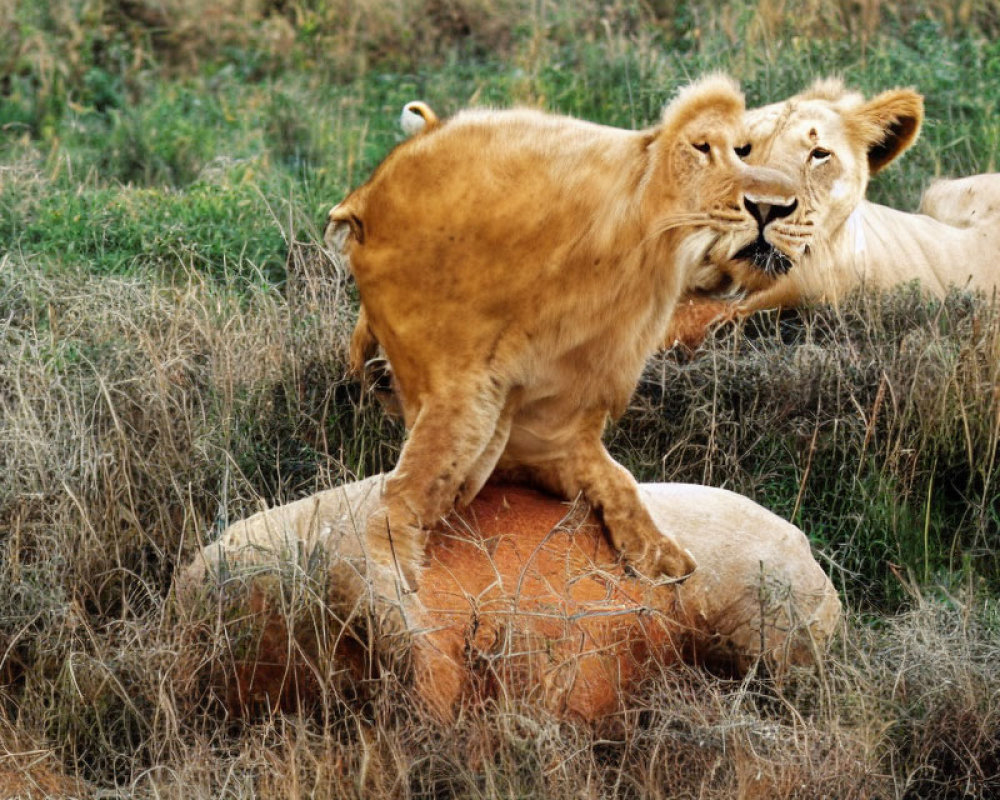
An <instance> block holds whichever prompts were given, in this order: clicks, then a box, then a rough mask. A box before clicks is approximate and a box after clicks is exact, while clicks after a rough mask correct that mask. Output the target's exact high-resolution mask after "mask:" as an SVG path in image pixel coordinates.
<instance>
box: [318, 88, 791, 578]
mask: <svg viewBox="0 0 1000 800" xmlns="http://www.w3.org/2000/svg"><path fill="white" fill-rule="evenodd" d="M743 114H744V103H743V96H742V95H741V94H740V92H739V91H738V89H737V87H736V86H735V85H734V83H733V82H732V81H731V80H729V79H728V78H725V77H721V76H712V77H709V78H706V79H703V80H701V81H699V82H697V83H695V84H693V85H691V86H689V87H687V88H686V89H684V90H683V91H682V92H681V93H680V94H679V96H678V97H677V99H676V100H675V101H674V102H672V103H671V104H670V105H669V106H668V107H667V108H666V109H665V111H664V113H663V117H662V120H661V122H660V124H659V125H658V126H656V127H654V128H652V129H649V130H643V131H629V130H621V129H617V128H611V127H605V126H600V125H595V124H591V123H587V122H582V121H579V120H575V119H571V118H567V117H561V116H555V115H551V114H544V113H540V112H535V111H527V110H514V111H466V112H462V113H460V114H458V115H457V116H455V117H454V118H452V119H450V120H446V121H443V122H438V121H437V120H436V118H434V119H433V120H431V122H432V124H428V125H427V126H426V128H425V129H424V130H423V131H422V132H420V133H418V134H417V135H416V136H414V137H413V138H412V139H410V140H408V141H406V142H404V143H403V144H401V145H400V146H399V147H397V148H396V149H395V150H394V151H393V152H392V153H390V154H389V156H388V157H387V158H386V159H385V161H383V162H382V164H381V165H380V166H379V167H378V168H377V169H376V170H375V173H374V174H373V175H372V177H371V178H370V179H369V181H368V182H367V183H365V184H364V185H363V186H361V187H360V188H358V189H356V190H355V191H354V192H352V193H351V194H350V195H349V196H348V197H347V198H346V199H345V200H344V201H343V202H342V203H340V204H339V205H337V206H336V207H334V209H333V210H332V211H331V212H330V217H329V225H328V229H327V240H328V242H329V243H330V244H331V246H333V247H336V248H341V249H342V250H343V252H344V253H345V255H346V257H347V258H348V260H349V262H350V265H351V269H352V271H353V273H354V275H355V278H356V281H357V285H358V289H359V291H360V295H361V302H362V307H363V313H364V315H365V319H366V322H367V325H368V326H370V329H371V333H372V334H373V336H374V337H375V338H376V339H377V340H378V342H379V343H380V344H381V345H382V347H383V349H384V351H385V354H386V356H387V358H388V360H389V363H390V365H391V368H392V372H393V375H394V379H395V384H396V388H397V391H398V396H399V402H400V405H401V409H402V413H403V418H404V421H405V424H406V427H407V430H408V435H407V439H406V442H405V444H404V446H403V450H402V453H401V455H400V459H399V463H398V465H397V466H396V468H395V470H394V471H393V473H392V475H391V476H390V477H389V478H388V479H387V481H386V488H385V494H384V498H383V509H382V512H381V513H379V514H376V515H374V516H373V517H372V518H371V519H370V520H369V521H368V523H367V529H366V534H367V541H368V546H369V547H370V548H372V549H373V550H377V551H380V552H382V553H387V554H389V555H390V556H391V558H392V560H393V561H394V562H395V563H396V564H397V567H398V573H399V579H400V581H401V583H402V585H403V586H404V587H405V586H406V585H407V584H409V586H410V587H411V588H415V586H416V580H417V577H418V574H419V570H420V565H421V563H422V559H423V550H424V546H425V542H426V535H427V529H428V527H430V526H431V525H433V524H434V523H435V522H436V521H437V520H439V519H440V518H441V517H442V516H444V515H445V514H447V513H448V512H449V511H450V510H451V509H452V508H453V507H454V505H455V504H456V503H458V504H461V505H463V506H464V505H466V504H468V502H469V501H470V500H471V499H472V498H474V497H475V496H476V494H477V493H478V492H479V490H480V488H482V486H483V484H484V483H485V481H486V480H487V478H489V477H490V475H491V474H492V473H493V472H494V469H495V468H496V469H498V470H499V471H501V472H502V473H503V474H504V475H505V476H507V477H513V478H515V479H518V480H523V481H527V482H530V483H532V484H534V485H537V486H540V487H543V488H545V489H547V490H549V491H551V492H554V493H555V494H557V495H560V496H563V497H567V498H572V497H575V496H576V495H577V494H579V493H582V494H583V495H584V496H585V497H586V499H587V500H588V501H589V502H590V503H591V504H592V505H593V506H594V507H595V508H596V509H597V511H598V512H599V513H600V514H601V516H602V517H603V521H604V523H605V525H606V527H607V529H608V531H609V533H610V536H611V539H612V542H613V544H614V546H615V547H616V548H617V549H618V550H619V551H620V552H621V553H622V555H623V556H624V557H625V558H626V559H627V560H629V561H630V562H631V563H632V565H633V566H634V567H635V568H636V569H637V570H639V571H640V572H642V573H644V574H646V575H649V576H654V577H655V576H659V575H662V574H666V575H669V576H674V577H683V576H686V575H688V574H690V573H691V572H692V570H694V568H695V563H694V560H693V559H692V557H691V556H690V554H689V553H688V552H687V551H686V550H684V549H682V548H681V547H679V546H678V545H677V543H676V542H675V541H674V539H673V537H672V536H670V534H669V531H663V530H660V529H659V528H658V527H657V526H656V524H655V523H654V522H653V520H652V519H651V517H650V515H649V513H648V511H647V509H646V508H645V506H644V505H643V503H642V501H641V499H640V497H639V493H638V489H637V485H636V482H635V480H634V479H633V478H632V476H631V475H630V474H629V473H628V472H627V471H626V470H625V469H624V468H623V467H622V466H621V465H620V464H618V463H617V462H615V461H614V459H612V458H611V456H610V455H609V454H608V452H607V450H606V449H605V447H604V445H603V443H602V441H601V437H602V434H603V431H604V428H605V425H606V423H607V420H608V417H609V416H612V417H615V416H618V415H620V414H621V413H623V411H624V410H625V407H626V405H627V403H628V400H629V398H630V396H631V394H632V392H633V390H634V388H635V386H636V383H637V381H638V378H639V375H640V373H641V370H642V368H643V365H644V363H645V361H646V358H647V357H648V356H649V355H650V353H651V352H652V351H653V350H654V349H655V348H656V347H657V345H658V344H659V343H660V342H661V341H662V338H663V335H664V332H665V328H666V325H667V322H668V321H669V319H670V315H671V313H672V310H673V307H674V304H675V303H676V301H677V298H678V297H679V295H680V294H681V292H682V291H683V290H684V289H685V288H687V287H689V286H691V285H699V284H700V283H703V282H704V281H706V280H709V279H710V280H712V281H716V280H718V279H719V277H718V276H719V269H720V267H719V266H718V265H722V264H725V265H726V266H725V269H726V270H727V271H728V272H729V273H731V274H733V277H734V278H736V279H738V280H740V281H741V282H745V283H748V284H754V285H760V286H766V285H768V284H769V283H770V282H771V281H772V280H773V279H774V278H775V277H776V272H768V271H767V269H761V268H760V267H758V266H754V259H752V258H740V257H738V255H739V254H741V253H745V252H747V250H748V248H750V249H753V248H752V245H754V243H756V242H757V241H758V240H759V238H760V236H761V230H762V228H763V225H764V224H765V223H766V222H767V221H768V220H769V219H770V218H771V217H772V216H773V214H774V213H787V206H788V204H790V203H791V202H792V200H791V195H792V189H791V186H790V185H789V183H788V181H787V180H786V179H785V178H784V177H783V176H782V175H781V174H779V173H777V172H775V171H773V170H771V169H768V168H764V167H750V166H747V165H746V164H744V163H743V162H742V160H741V158H740V154H743V153H745V149H744V145H745V142H746V139H745V133H744V132H743V127H742V125H743ZM781 209H784V210H785V211H784V212H781ZM755 258H756V256H755ZM757 263H762V262H760V261H759V259H757ZM767 263H768V264H770V265H771V266H772V267H774V268H775V270H778V268H780V267H781V265H782V264H783V263H784V262H783V261H782V260H780V259H775V260H773V261H770V262H767Z"/></svg>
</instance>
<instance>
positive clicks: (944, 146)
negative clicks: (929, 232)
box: [0, 0, 1000, 800]
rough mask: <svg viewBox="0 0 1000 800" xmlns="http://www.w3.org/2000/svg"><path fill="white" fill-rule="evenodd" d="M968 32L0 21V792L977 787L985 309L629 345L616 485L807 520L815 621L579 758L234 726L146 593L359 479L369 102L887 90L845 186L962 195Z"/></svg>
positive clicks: (675, 15)
mask: <svg viewBox="0 0 1000 800" xmlns="http://www.w3.org/2000/svg"><path fill="white" fill-rule="evenodd" d="M998 33H1000V3H998V2H996V0H921V2H916V3H902V2H891V1H890V0H885V1H884V2H879V0H829V1H828V2H821V1H820V0H803V2H799V3H792V2H785V1H784V0H739V2H734V3H729V4H722V5H720V4H716V3H710V2H702V0H690V1H685V2H677V3H670V2H661V1H660V0H650V1H649V2H642V3H640V2H626V1H625V0H581V2H579V3H573V4H568V3H559V2H555V1H554V0H552V1H551V2H550V1H549V0H530V1H529V0H396V1H395V2H391V3H379V2H374V0H331V2H320V0H302V1H301V2H296V0H206V1H205V2H196V0H49V1H48V2H45V3H20V2H16V0H0V42H3V44H2V45H0V797H49V796H57V797H136V798H139V797H143V798H145V797H157V798H170V797H176V798H185V799H186V800H190V798H195V797H197V798H271V797H281V798H286V797H316V798H340V797H396V796H398V797H412V798H431V797H433V798H438V797H451V796H456V797H469V798H473V797H475V798H478V797H535V796H539V797H542V796H544V797H567V798H568V797H573V798H576V797H581V796H582V797H606V796H607V797H636V798H638V797H662V798H681V797H718V798H733V797H742V798H754V797H769V798H770V797H802V798H818V797H836V798H852V797H854V798H901V797H907V798H959V797H962V798H964V797H973V798H988V797H995V796H997V795H998V794H1000V638H998V635H1000V602H998V601H1000V566H998V561H997V558H996V555H995V547H996V543H997V537H998V534H1000V463H998V458H1000V451H998V441H1000V388H998V387H1000V318H998V311H997V309H996V307H995V306H994V305H993V303H992V298H984V297H979V296H974V295H970V294H967V293H963V292H960V291H955V292H954V293H953V294H952V295H951V296H950V297H949V298H947V300H945V301H944V302H937V301H928V300H926V299H924V298H922V297H921V296H920V294H919V292H917V291H916V290H915V289H913V288H907V289H904V290H901V291H898V292H895V293H892V294H889V295H886V296H881V297H873V296H869V297H858V298H855V299H854V300H853V301H852V302H851V303H849V304H848V305H847V306H846V307H845V308H843V309H841V310H840V311H833V310H831V309H828V308H815V309H810V310H807V311H804V312H802V313H797V314H783V315H778V314H770V315H760V316H759V317H757V318H755V319H753V320H751V321H749V322H748V323H746V324H745V325H743V326H741V327H740V328H739V329H734V328H732V327H729V328H726V329H723V330H720V331H718V332H717V334H716V335H715V337H714V339H713V340H712V341H710V342H709V343H708V344H707V346H706V347H705V349H704V350H703V351H702V352H700V353H699V354H697V355H696V356H695V357H688V356H686V355H684V354H679V353H665V354H661V355H659V356H657V357H656V358H655V359H654V360H653V361H652V362H651V363H650V365H649V368H648V370H647V373H646V375H645V378H644V380H643V382H642V384H641V386H640V388H639V391H638V393H637V395H636V397H635V400H634V403H633V405H632V408H631V409H630V410H629V412H628V414H627V415H626V416H625V417H624V419H623V420H622V421H621V422H620V424H618V425H617V426H616V428H615V429H614V430H613V431H612V432H611V435H610V437H609V438H610V443H611V445H612V447H613V450H614V453H615V455H616V456H617V457H618V458H619V459H620V460H622V461H623V463H625V464H627V465H628V466H629V467H630V468H631V469H632V470H633V471H634V472H635V474H636V475H637V476H638V477H639V478H640V479H643V480H685V481H697V482H706V483H711V484H713V485H718V486H724V487H727V488H731V489H735V490H737V491H740V492H742V493H745V494H748V495H750V496H751V497H753V498H755V499H756V500H758V501H759V502H761V503H763V504H764V505H766V506H768V507H769V508H772V509H774V510H775V511H777V512H778V513H779V514H782V515H783V516H786V517H788V518H790V519H792V520H793V521H794V522H796V523H797V524H798V525H800V526H801V527H802V528H803V529H804V530H805V531H806V532H807V534H808V535H809V537H810V538H811V540H812V542H813V543H814V545H815V549H816V552H817V554H818V556H819V558H820V559H821V563H823V565H824V566H825V567H826V568H827V570H828V572H829V574H830V575H831V577H832V578H833V580H834V582H835V583H836V585H837V587H838V589H839V590H840V591H841V593H842V598H843V600H844V602H845V605H846V608H847V609H848V614H847V618H846V620H845V623H844V627H843V631H842V635H841V636H840V638H839V641H838V643H837V645H836V648H835V652H834V653H833V654H832V656H831V658H830V659H829V661H828V662H827V663H826V664H825V665H824V666H823V667H822V668H821V669H816V670H811V671H805V672H803V673H802V674H797V675H795V676H793V678H792V679H790V680H785V681H783V682H780V683H778V682H774V681H771V680H769V679H767V678H766V677H764V676H755V675H751V676H750V677H749V678H747V679H746V680H742V681H732V680H727V679H724V678H720V677H714V676H709V675H703V674H698V673H696V672H694V671H685V670H680V671H677V670H675V671H673V672H670V673H665V674H663V675H659V676H656V678H655V679H654V680H651V681H650V685H649V686H648V688H647V691H646V693H645V695H644V698H643V701H642V702H640V703H638V704H637V705H636V707H635V708H634V710H632V711H630V712H628V713H627V714H625V715H623V716H622V717H620V718H615V719H613V720H608V722H607V724H606V725H603V726H601V727H599V728H598V729H597V730H593V729H590V728H583V727H579V726H576V725H574V724H572V723H569V722H562V721H558V720H555V719H552V718H549V717H546V716H545V715H544V714H541V713H540V712H539V711H538V710H537V709H532V708H531V707H530V706H528V705H527V704H523V703H519V702H518V701H516V700H511V701H509V702H507V703H504V704H499V703H498V704H496V705H493V706H491V707H489V708H485V709H479V708H471V709H468V710H467V711H466V712H465V713H463V714H462V715H461V717H460V719H459V721H458V722H457V723H456V724H455V726H454V727H452V728H450V729H446V730H444V729H442V728H440V727H439V726H436V725H434V724H432V723H430V722H428V721H427V720H424V719H422V718H421V717H420V715H419V713H417V712H416V711H413V710H411V709H409V708H408V707H407V706H406V704H405V703H400V702H398V701H393V700H391V699H389V700H386V699H384V700H383V701H382V702H375V703H372V704H370V706H366V707H365V709H364V711H363V712H357V711H352V712H347V711H345V710H344V709H345V707H344V705H343V704H342V703H341V702H340V701H339V699H338V697H337V696H336V689H335V687H332V686H331V688H330V690H329V692H328V693H327V695H326V696H325V701H324V702H323V703H322V704H321V707H320V708H318V709H308V710H304V711H303V713H302V714H300V715H281V714H277V713H272V714H268V713H261V714H260V715H259V716H256V717H253V718H251V719H243V718H238V717H234V716H232V715H230V714H229V713H227V710H226V708H225V704H224V703H223V702H221V700H220V698H219V697H218V696H217V693H216V692H215V691H214V689H213V680H212V674H211V673H212V669H214V667H212V666H211V665H213V664H215V665H217V664H218V663H220V654H224V652H225V647H226V644H225V642H224V641H221V640H220V639H219V638H218V637H216V638H215V639H213V637H212V636H207V637H206V636H205V635H204V633H205V632H204V630H200V631H193V630H191V629H189V628H186V627H185V626H184V625H182V624H179V623H178V621H177V619H176V617H175V615H174V613H173V610H172V607H171V596H170V586H171V579H172V576H173V575H174V572H175V570H176V569H177V568H178V567H179V566H180V565H182V564H184V563H186V562H187V561H188V560H190V558H191V557H192V554H193V553H194V552H195V551H196V549H197V548H198V547H199V546H200V545H202V544H204V543H205V542H207V541H209V540H211V539H212V538H213V537H214V536H216V535H217V534H218V533H219V531H220V530H221V529H222V528H224V527H225V526H226V525H227V524H228V523H229V522H230V521H233V520H235V519H239V518H240V517H242V516H244V515H246V514H248V513H250V512H252V511H254V510H256V509H258V508H259V507H260V506H261V505H272V504H275V503H278V502H284V501H287V500H290V499H294V498H297V497H300V496H303V495H305V494H308V493H311V492H313V491H316V490H318V489H321V488H326V487H329V486H331V485H335V484H337V483H339V482H343V481H346V480H350V479H354V478H356V477H360V476H365V475H369V474H372V473H374V472H377V471H380V470H386V469H389V468H391V466H392V465H393V463H394V460H395V458H396V455H397V454H398V450H399V444H400V442H401V438H402V430H401V428H400V427H399V425H398V423H396V422H394V421H392V420H391V419H388V418H387V417H386V416H385V415H384V414H383V413H382V411H381V410H380V409H379V407H378V404H377V403H375V402H374V401H373V400H372V398H371V396H370V395H369V394H368V393H367V392H366V391H365V390H363V389H362V388H361V387H359V386H358V385H357V384H356V383H355V382H354V381H352V380H351V379H349V378H348V376H347V375H346V370H345V358H346V343H347V337H348V335H349V332H350V328H351V325H352V324H353V319H354V315H355V313H356V297H355V295H354V290H353V287H352V285H351V282H350V280H349V276H347V275H345V274H343V272H342V271H341V270H340V269H339V268H338V266H337V264H335V263H334V262H332V261H330V260H329V258H328V257H327V255H326V254H325V253H324V251H323V249H322V247H321V246H320V245H321V234H322V230H321V228H322V224H323V220H324V217H325V213H326V211H327V210H328V209H329V207H330V206H331V205H332V204H333V203H334V202H336V201H337V200H339V199H340V198H341V197H342V196H343V195H344V194H345V193H346V192H347V190H348V189H349V188H351V187H353V186H355V185H357V184H358V183H359V182H360V181H361V180H363V179H364V178H365V177H366V176H367V175H368V174H369V172H370V170H371V169H372V168H373V167H374V166H375V165H376V164H377V163H378V161H379V160H380V159H381V158H382V157H383V156H384V155H385V154H386V152H387V151H388V150H389V148H391V147H392V146H393V144H395V143H396V142H397V141H398V140H399V138H400V135H401V134H400V133H399V131H398V129H397V123H396V120H397V117H398V113H399V110H400V108H401V107H402V105H403V103H404V102H406V101H408V100H411V99H414V98H422V99H424V100H427V101H428V102H430V103H431V105H432V106H433V107H434V108H435V109H436V110H437V111H438V112H439V113H443V114H447V113H450V112H453V111H455V110H457V109H458V108H460V107H463V106H467V105H472V104H494V105H504V106H506V105H511V104H528V105H534V106H542V107H545V108H548V109H552V110H558V111H561V112H565V113H569V114H573V115H577V116H581V117H586V118H588V119H592V120H596V121H600V122H605V123H610V124H615V125H622V126H628V127H635V126H642V125H646V124H649V123H651V122H653V121H654V120H655V119H656V117H657V114H658V112H659V109H660V108H661V106H662V104H663V103H664V101H665V100H667V99H668V98H670V97H671V95H672V93H673V92H674V91H675V90H676V89H677V88H678V87H679V86H680V85H682V84H684V83H685V82H687V81H688V80H689V79H691V78H692V77H694V76H697V75H700V74H702V73H704V72H706V71H711V70H717V69H721V70H725V71H727V72H730V73H731V74H733V75H734V76H735V77H737V78H738V79H739V80H740V82H741V84H742V86H743V87H744V90H745V91H746V93H747V98H748V102H749V103H750V104H751V105H756V104H760V103H764V102H770V101H773V100H777V99H781V98H783V97H785V96H787V95H789V94H791V93H794V92H796V91H798V90H800V89H801V88H803V87H804V86H806V85H808V84H809V83H810V82H811V81H812V80H813V79H814V78H815V77H817V76H821V75H829V74H834V73H836V74H841V75H843V76H844V77H845V78H846V80H847V82H848V83H849V84H851V85H853V86H856V87H858V88H861V89H863V90H866V91H868V92H874V91H877V90H881V89H884V88H888V87H891V86H896V85H912V86H915V87H916V88H918V89H919V90H921V91H922V92H923V93H924V94H925V96H926V100H927V121H926V123H925V127H924V131H923V134H922V137H921V139H920V141H919V143H918V144H917V145H916V146H915V147H914V148H913V150H911V151H910V152H909V153H908V154H907V155H906V156H904V158H903V159H902V160H901V161H900V162H899V163H898V164H896V165H894V166H893V167H891V168H890V169H889V170H887V171H886V173H885V174H884V175H881V176H879V177H878V178H877V179H876V181H875V182H874V184H873V186H872V189H871V192H870V195H871V196H872V197H873V198H874V199H877V200H878V201H880V202H886V203H889V204H892V205H896V206H899V207H905V208H913V207H914V206H915V204H916V201H917V199H918V197H919V195H920V192H921V190H922V189H923V187H925V186H926V185H927V183H928V182H929V180H930V179H931V178H933V177H934V176H938V175H962V174H969V173H973V172H983V171H990V170H993V169H995V168H996V164H995V163H994V161H995V154H996V153H997V152H998V149H1000V114H998V111H1000V109H998V105H1000V88H998V87H1000V43H998V36H997V34H998ZM223 660H224V659H223Z"/></svg>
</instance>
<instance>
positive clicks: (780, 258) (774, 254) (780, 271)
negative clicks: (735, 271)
mask: <svg viewBox="0 0 1000 800" xmlns="http://www.w3.org/2000/svg"><path fill="white" fill-rule="evenodd" d="M733 260H734V261H744V262H746V263H748V264H749V265H750V266H752V267H753V268H754V269H756V270H757V271H759V272H762V273H764V274H765V275H767V276H768V277H771V278H777V277H779V276H781V275H785V274H786V273H787V272H788V271H789V270H790V269H791V268H792V260H791V259H790V258H789V257H788V256H787V255H786V254H785V253H783V252H782V251H781V250H779V249H778V248H777V247H775V246H774V245H773V244H771V243H770V242H768V241H767V240H766V239H764V237H763V236H758V237H757V238H756V239H755V240H754V241H752V242H751V243H750V244H748V245H747V246H746V247H744V248H742V249H741V250H739V251H738V252H737V253H736V255H735V256H733Z"/></svg>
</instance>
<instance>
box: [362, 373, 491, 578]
mask: <svg viewBox="0 0 1000 800" xmlns="http://www.w3.org/2000/svg"><path fill="white" fill-rule="evenodd" d="M506 396H507V392H506V391H505V390H502V389H500V388H499V387H498V385H497V383H496V382H495V381H493V380H491V379H490V376H485V377H484V379H482V380H480V381H479V382H478V383H477V382H476V381H474V380H472V381H470V380H466V381H465V382H464V384H462V385H455V386H451V387H449V391H448V392H447V393H444V392H441V393H439V394H435V395H430V396H428V397H426V398H425V399H424V401H423V403H422V404H421V406H420V409H419V411H417V414H416V419H415V421H414V424H413V426H412V428H411V429H410V431H409V433H408V435H407V438H406V442H405V443H404V444H403V450H402V452H401V453H400V456H399V462H398V463H397V465H396V468H395V469H394V470H393V471H392V473H391V474H390V475H389V477H388V478H387V479H386V482H385V491H384V494H383V498H382V506H383V507H382V511H381V512H380V513H378V514H375V515H373V516H372V517H371V518H370V519H369V521H368V527H367V531H366V532H367V540H368V542H369V546H370V547H371V548H372V549H373V550H374V551H376V557H377V558H378V559H379V560H380V561H382V562H383V563H391V564H393V565H394V566H395V568H396V570H397V574H398V576H399V578H400V579H401V581H400V582H401V584H402V585H403V586H404V589H407V588H408V589H410V590H416V588H417V583H418V576H419V573H420V568H421V566H422V564H423V558H424V546H425V544H426V541H427V533H428V529H429V528H430V527H431V526H433V525H434V524H435V523H436V522H437V521H438V520H439V519H441V518H442V517H443V516H444V515H445V514H447V513H448V512H449V511H450V510H451V509H452V508H453V507H454V505H455V502H456V499H457V498H458V496H459V493H460V492H461V490H462V487H463V484H465V482H466V480H467V479H468V478H469V476H470V473H472V472H473V470H474V467H475V465H476V464H477V462H478V461H479V460H480V458H481V457H482V456H483V454H484V452H486V451H487V450H488V449H489V448H490V444H491V442H492V441H494V439H495V436H496V431H497V425H498V422H499V421H500V418H501V415H502V410H503V407H504V403H505V400H506Z"/></svg>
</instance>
